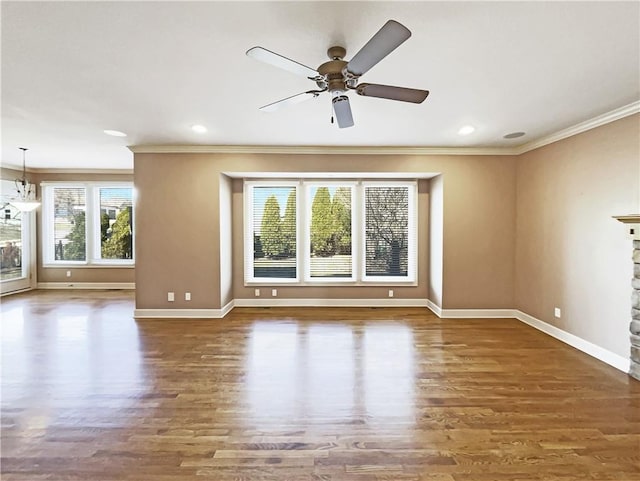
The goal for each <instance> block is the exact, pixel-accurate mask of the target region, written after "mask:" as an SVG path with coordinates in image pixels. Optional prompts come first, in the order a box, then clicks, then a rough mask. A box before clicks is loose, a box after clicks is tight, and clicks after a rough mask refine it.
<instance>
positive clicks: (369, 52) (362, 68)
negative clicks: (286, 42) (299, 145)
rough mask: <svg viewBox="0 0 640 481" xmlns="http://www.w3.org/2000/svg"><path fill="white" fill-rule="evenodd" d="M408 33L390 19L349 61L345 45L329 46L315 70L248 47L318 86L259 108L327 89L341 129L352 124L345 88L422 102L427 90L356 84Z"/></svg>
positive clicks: (270, 108) (251, 52) (273, 107)
mask: <svg viewBox="0 0 640 481" xmlns="http://www.w3.org/2000/svg"><path fill="white" fill-rule="evenodd" d="M410 36H411V31H410V30H409V29H408V28H407V27H405V26H404V25H402V24H401V23H399V22H396V21H395V20H389V21H388V22H387V23H385V24H384V25H383V26H382V28H381V29H380V30H378V32H377V33H376V34H375V35H374V36H373V37H371V39H370V40H369V41H368V42H367V43H366V44H365V46H364V47H362V48H361V49H360V51H359V52H358V53H357V54H356V55H355V56H354V57H353V58H352V59H351V60H349V61H348V62H347V61H346V60H343V59H344V57H345V55H346V53H347V51H346V50H345V48H344V47H339V46H336V47H331V48H329V50H327V55H328V56H329V58H330V59H331V60H329V61H328V62H325V63H323V64H322V65H320V66H319V67H318V69H317V70H314V69H312V68H310V67H307V66H306V65H303V64H301V63H299V62H296V61H295V60H291V59H289V58H287V57H284V56H282V55H279V54H277V53H275V52H272V51H270V50H267V49H266V48H263V47H253V48H250V49H249V50H247V55H248V56H249V57H252V58H255V59H256V60H260V61H262V62H265V63H268V64H270V65H273V66H275V67H279V68H281V69H284V70H287V71H289V72H291V73H294V74H297V75H301V76H303V77H306V78H308V79H309V80H312V81H314V82H315V83H316V85H317V86H318V88H317V89H315V90H308V91H307V92H303V93H300V94H297V95H293V96H291V97H287V98H285V99H282V100H278V101H277V102H273V103H270V104H267V105H264V106H263V107H260V110H262V111H263V112H273V111H276V110H278V109H280V108H281V107H284V106H287V105H291V104H297V103H300V102H303V101H304V100H308V99H312V98H316V97H318V96H319V95H320V94H321V93H322V92H327V91H329V92H330V93H331V95H332V97H333V99H332V102H333V111H334V112H335V116H336V119H337V121H338V127H339V128H341V129H344V128H346V127H351V126H353V115H352V114H351V106H350V104H349V97H347V96H346V95H345V94H346V92H347V91H348V90H355V91H356V93H357V94H358V95H362V96H364V97H378V98H382V99H389V100H400V101H402V102H412V103H416V104H419V103H422V102H423V101H424V99H426V98H427V95H429V91H428V90H418V89H410V88H405V87H393V86H391V85H380V84H369V83H358V80H359V79H360V77H361V76H362V75H364V74H365V73H367V72H368V71H369V69H371V67H373V66H374V65H376V64H377V63H378V62H380V60H382V59H383V58H385V57H386V56H387V55H389V54H390V53H391V52H393V51H394V50H395V49H396V48H398V47H399V46H400V45H401V44H402V43H403V42H404V41H405V40H407V39H408V38H409V37H410Z"/></svg>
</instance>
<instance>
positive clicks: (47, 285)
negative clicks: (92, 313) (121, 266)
mask: <svg viewBox="0 0 640 481" xmlns="http://www.w3.org/2000/svg"><path fill="white" fill-rule="evenodd" d="M37 286H38V289H129V290H130V289H135V288H136V284H135V282H38V285H37Z"/></svg>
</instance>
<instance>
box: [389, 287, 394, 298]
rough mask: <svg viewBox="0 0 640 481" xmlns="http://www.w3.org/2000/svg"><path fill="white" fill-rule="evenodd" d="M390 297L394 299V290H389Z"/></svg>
mask: <svg viewBox="0 0 640 481" xmlns="http://www.w3.org/2000/svg"><path fill="white" fill-rule="evenodd" d="M389 297H393V289H389Z"/></svg>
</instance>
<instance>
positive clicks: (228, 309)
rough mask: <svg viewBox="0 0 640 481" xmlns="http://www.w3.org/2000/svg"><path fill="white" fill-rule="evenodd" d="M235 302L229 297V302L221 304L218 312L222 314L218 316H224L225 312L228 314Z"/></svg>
mask: <svg viewBox="0 0 640 481" xmlns="http://www.w3.org/2000/svg"><path fill="white" fill-rule="evenodd" d="M235 304H236V302H235V300H234V299H231V300H230V301H229V302H227V304H226V305H224V306H222V309H220V312H221V314H222V315H221V316H220V317H224V316H226V315H227V314H229V313H230V312H231V310H232V309H233V308H234V307H235Z"/></svg>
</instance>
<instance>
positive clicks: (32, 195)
mask: <svg viewBox="0 0 640 481" xmlns="http://www.w3.org/2000/svg"><path fill="white" fill-rule="evenodd" d="M20 150H22V178H20V179H16V181H15V182H16V191H17V194H18V195H17V198H16V199H15V200H12V201H11V202H10V204H11V205H12V206H14V207H15V208H16V209H18V210H19V211H21V212H31V211H32V210H35V209H37V208H38V206H39V205H40V202H38V201H37V200H36V186H35V185H33V184H32V183H31V182H29V181H28V180H27V168H26V164H25V156H26V152H27V150H29V149H27V148H26V147H20Z"/></svg>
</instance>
